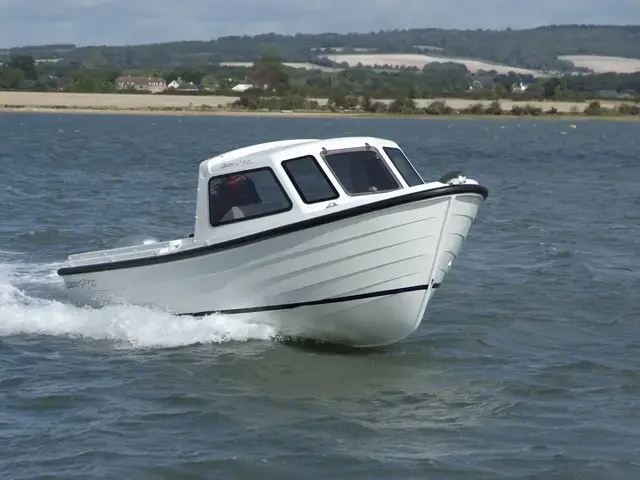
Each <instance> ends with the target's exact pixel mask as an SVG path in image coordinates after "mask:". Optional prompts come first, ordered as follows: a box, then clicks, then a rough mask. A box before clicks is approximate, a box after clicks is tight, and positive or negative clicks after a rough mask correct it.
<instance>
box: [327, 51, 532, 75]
mask: <svg viewBox="0 0 640 480" xmlns="http://www.w3.org/2000/svg"><path fill="white" fill-rule="evenodd" d="M322 57H324V58H328V59H329V60H333V61H334V62H338V63H342V62H347V64H349V66H350V67H355V66H356V65H357V64H358V63H361V64H362V65H364V66H366V67H373V66H375V65H380V66H382V65H392V66H395V67H396V68H398V67H418V68H422V67H424V66H425V65H426V64H427V63H431V62H455V63H462V64H464V65H466V66H467V68H468V69H469V71H471V72H477V71H478V70H495V71H497V72H498V73H508V72H515V73H521V74H531V75H534V76H538V77H540V76H543V74H542V72H539V71H536V70H528V69H526V68H518V67H510V66H508V65H497V64H494V63H489V62H486V61H482V60H472V59H468V58H457V57H441V56H432V55H421V54H416V53H376V54H359V53H352V54H330V55H322Z"/></svg>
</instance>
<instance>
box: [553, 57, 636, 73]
mask: <svg viewBox="0 0 640 480" xmlns="http://www.w3.org/2000/svg"><path fill="white" fill-rule="evenodd" d="M558 58H560V59H561V60H568V61H570V62H573V64H574V65H575V66H576V67H583V68H590V69H591V70H593V71H594V72H595V73H607V72H615V73H634V72H640V59H637V58H623V57H603V56H599V55H561V56H559V57H558Z"/></svg>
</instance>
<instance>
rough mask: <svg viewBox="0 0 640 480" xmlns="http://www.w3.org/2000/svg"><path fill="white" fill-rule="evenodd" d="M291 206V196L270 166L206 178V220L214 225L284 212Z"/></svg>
mask: <svg viewBox="0 0 640 480" xmlns="http://www.w3.org/2000/svg"><path fill="white" fill-rule="evenodd" d="M291 207H292V204H291V200H289V197H288V196H287V194H286V193H285V191H284V190H283V189H282V185H280V182H278V179H277V178H276V176H275V175H274V173H273V171H272V170H271V169H270V168H260V169H257V170H247V171H244V172H234V173H230V174H228V175H220V176H217V177H213V178H212V179H211V180H209V221H210V223H211V225H212V226H214V227H215V226H217V225H223V224H225V223H231V222H237V221H241V220H249V219H251V218H257V217H264V216H267V215H273V214H276V213H281V212H286V211H288V210H291Z"/></svg>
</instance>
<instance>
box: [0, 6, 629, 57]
mask: <svg viewBox="0 0 640 480" xmlns="http://www.w3.org/2000/svg"><path fill="white" fill-rule="evenodd" d="M566 23H580V24H635V25H638V24H640V0H534V1H528V0H524V1H523V0H311V1H310V0H0V48H7V47H15V46H21V45H38V44H45V43H75V44H76V45H79V46H82V45H127V44H140V43H156V42H168V41H175V40H210V39H214V38H218V37H222V36H226V35H242V34H247V35H253V34H256V33H265V32H276V33H282V34H295V33H298V32H301V33H320V32H327V31H331V32H339V33H346V32H369V31H374V30H381V29H394V28H426V27H439V28H471V29H475V28H499V29H503V28H507V27H511V28H527V27H535V26H540V25H548V24H566Z"/></svg>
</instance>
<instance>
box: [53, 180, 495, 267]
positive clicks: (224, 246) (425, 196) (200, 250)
mask: <svg viewBox="0 0 640 480" xmlns="http://www.w3.org/2000/svg"><path fill="white" fill-rule="evenodd" d="M464 193H472V194H476V195H481V196H482V197H483V198H484V199H486V198H487V197H488V196H489V190H488V189H487V187H483V186H482V185H475V184H463V185H447V186H445V187H439V188H434V189H431V190H423V191H420V192H411V193H407V194H406V195H400V196H397V197H393V198H386V199H383V200H379V201H377V202H372V203H367V204H366V205H359V206H357V207H352V208H348V209H346V210H340V211H338V212H333V213H327V214H325V215H322V216H320V217H315V218H309V219H307V220H302V221H300V222H296V223H292V224H289V225H282V226H280V227H276V228H271V229H269V230H264V231H262V232H258V233H253V234H250V235H245V236H244V237H240V238H234V239H233V240H227V241H224V242H220V243H216V244H214V245H204V246H201V247H196V248H191V249H188V250H182V251H180V250H178V251H177V252H173V253H167V254H165V255H161V256H157V257H155V256H154V257H144V258H133V259H129V260H119V261H115V262H109V263H98V264H93V265H80V266H77V267H62V268H60V269H58V275H60V276H65V275H80V274H85V273H94V272H104V271H108V270H119V269H123V268H133V267H144V266H148V265H156V264H160V263H168V262H173V261H175V260H182V259H185V258H194V257H200V256H202V255H208V254H210V253H214V252H220V251H224V250H229V249H232V248H237V247H242V246H245V245H250V244H252V243H256V242H261V241H263V240H267V239H270V238H274V237H278V236H280V235H286V234H289V233H294V232H299V231H301V230H305V229H308V228H313V227H318V226H320V225H326V224H328V223H332V222H337V221H340V220H344V219H347V218H353V217H356V216H358V215H364V214H367V213H372V212H377V211H380V210H384V209H387V208H391V207H396V206H399V205H405V204H408V203H413V202H418V201H421V200H429V199H433V198H439V197H446V196H449V195H459V194H464Z"/></svg>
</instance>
